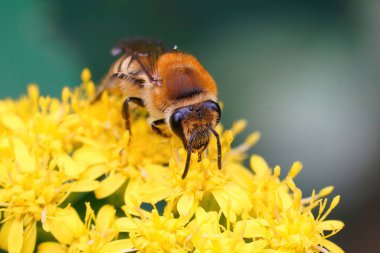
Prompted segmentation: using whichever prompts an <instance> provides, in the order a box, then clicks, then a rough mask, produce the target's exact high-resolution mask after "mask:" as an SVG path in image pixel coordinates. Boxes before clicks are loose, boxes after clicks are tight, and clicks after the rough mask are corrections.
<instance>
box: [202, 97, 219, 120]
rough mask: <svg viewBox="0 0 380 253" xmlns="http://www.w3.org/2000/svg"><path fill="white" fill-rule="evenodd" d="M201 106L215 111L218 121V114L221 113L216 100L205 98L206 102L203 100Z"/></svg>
mask: <svg viewBox="0 0 380 253" xmlns="http://www.w3.org/2000/svg"><path fill="white" fill-rule="evenodd" d="M203 106H204V107H205V108H207V109H209V110H213V111H215V112H216V113H217V114H218V116H219V117H218V122H219V119H220V115H221V110H220V106H219V104H218V103H217V102H214V101H212V100H207V101H206V102H204V104H203Z"/></svg>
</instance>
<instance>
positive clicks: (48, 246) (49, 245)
mask: <svg viewBox="0 0 380 253" xmlns="http://www.w3.org/2000/svg"><path fill="white" fill-rule="evenodd" d="M52 252H54V253H67V249H66V248H65V247H64V246H62V245H61V244H59V243H56V242H43V243H41V244H39V245H38V247H37V253H52Z"/></svg>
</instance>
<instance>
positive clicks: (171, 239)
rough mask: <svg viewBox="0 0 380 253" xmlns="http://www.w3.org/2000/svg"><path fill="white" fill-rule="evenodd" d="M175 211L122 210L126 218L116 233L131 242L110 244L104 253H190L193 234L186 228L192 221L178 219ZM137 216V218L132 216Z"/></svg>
mask: <svg viewBox="0 0 380 253" xmlns="http://www.w3.org/2000/svg"><path fill="white" fill-rule="evenodd" d="M172 207H173V206H172V205H170V204H169V205H168V207H167V208H166V209H165V211H164V214H163V215H159V213H158V211H157V209H156V208H154V209H153V210H152V211H151V212H146V211H144V210H142V209H140V208H138V207H135V208H133V210H130V209H129V208H127V207H126V206H125V207H123V210H124V212H125V214H126V216H127V217H123V218H120V219H118V220H117V222H116V223H117V229H118V231H119V232H123V233H128V235H129V238H128V239H124V240H119V241H114V242H111V243H109V244H108V245H106V246H105V248H104V249H103V251H101V252H102V253H106V252H115V253H116V252H133V251H138V252H147V253H149V252H178V253H179V252H191V251H192V250H193V248H194V246H193V244H192V243H191V241H190V240H191V231H190V230H189V229H187V228H186V225H187V224H188V222H189V219H188V218H187V217H182V216H180V217H178V218H175V217H174V215H173V213H172V209H171V208H172ZM135 213H138V217H135V216H133V215H134V214H135Z"/></svg>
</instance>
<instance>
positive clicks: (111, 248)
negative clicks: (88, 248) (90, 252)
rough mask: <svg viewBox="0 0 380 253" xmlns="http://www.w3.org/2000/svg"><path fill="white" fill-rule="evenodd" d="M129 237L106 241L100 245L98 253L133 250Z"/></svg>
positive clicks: (118, 252)
mask: <svg viewBox="0 0 380 253" xmlns="http://www.w3.org/2000/svg"><path fill="white" fill-rule="evenodd" d="M133 248H134V246H133V244H132V242H131V240H130V239H123V240H117V241H113V242H110V243H107V244H106V245H104V246H103V247H102V249H101V250H100V252H99V253H120V252H135V251H136V250H132V249H133Z"/></svg>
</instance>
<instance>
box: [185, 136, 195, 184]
mask: <svg viewBox="0 0 380 253" xmlns="http://www.w3.org/2000/svg"><path fill="white" fill-rule="evenodd" d="M194 136H195V134H194V133H193V134H192V135H191V136H190V140H189V143H188V144H187V156H186V164H185V170H184V171H183V174H182V179H185V177H186V175H187V172H189V167H190V158H191V151H192V149H193V146H192V145H193V140H194Z"/></svg>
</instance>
